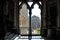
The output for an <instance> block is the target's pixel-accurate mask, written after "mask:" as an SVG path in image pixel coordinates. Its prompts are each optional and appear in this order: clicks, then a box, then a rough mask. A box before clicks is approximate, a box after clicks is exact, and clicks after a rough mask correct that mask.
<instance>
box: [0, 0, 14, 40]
mask: <svg viewBox="0 0 60 40" xmlns="http://www.w3.org/2000/svg"><path fill="white" fill-rule="evenodd" d="M13 27H14V2H13V0H9V1H8V0H0V39H3V38H4V36H5V34H6V33H7V32H11V33H12V32H13Z"/></svg>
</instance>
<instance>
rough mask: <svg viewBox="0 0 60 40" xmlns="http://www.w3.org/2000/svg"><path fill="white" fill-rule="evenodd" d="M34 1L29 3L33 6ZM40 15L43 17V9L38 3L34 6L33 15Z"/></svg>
mask: <svg viewBox="0 0 60 40" xmlns="http://www.w3.org/2000/svg"><path fill="white" fill-rule="evenodd" d="M32 3H33V2H28V4H29V5H30V6H31V4H32ZM34 15H35V16H38V17H39V18H40V19H41V10H40V9H39V6H38V5H37V4H35V5H34V8H33V9H32V16H34Z"/></svg>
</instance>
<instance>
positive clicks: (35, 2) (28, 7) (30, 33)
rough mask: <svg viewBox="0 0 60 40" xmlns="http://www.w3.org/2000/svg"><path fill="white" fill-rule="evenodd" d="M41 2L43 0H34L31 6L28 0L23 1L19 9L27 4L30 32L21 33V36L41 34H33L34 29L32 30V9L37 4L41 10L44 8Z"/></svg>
mask: <svg viewBox="0 0 60 40" xmlns="http://www.w3.org/2000/svg"><path fill="white" fill-rule="evenodd" d="M39 2H41V1H33V4H32V5H31V7H30V6H29V4H28V2H27V1H21V4H20V5H19V10H20V9H21V8H22V5H23V4H26V5H27V9H29V34H20V35H21V36H41V34H32V30H31V14H32V9H33V8H34V5H35V4H37V5H38V6H39V9H40V10H41V9H42V5H41V4H40V3H39ZM40 30H41V29H40Z"/></svg>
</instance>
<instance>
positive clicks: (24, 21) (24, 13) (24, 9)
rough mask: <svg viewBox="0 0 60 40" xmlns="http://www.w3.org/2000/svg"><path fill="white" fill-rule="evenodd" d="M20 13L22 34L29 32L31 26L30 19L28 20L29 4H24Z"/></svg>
mask: <svg viewBox="0 0 60 40" xmlns="http://www.w3.org/2000/svg"><path fill="white" fill-rule="evenodd" d="M19 13H20V15H19V20H20V21H19V26H20V28H21V29H20V31H21V34H27V32H28V27H29V21H28V10H27V6H26V5H25V4H23V6H22V9H21V10H20V12H19Z"/></svg>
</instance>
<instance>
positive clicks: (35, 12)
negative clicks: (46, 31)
mask: <svg viewBox="0 0 60 40" xmlns="http://www.w3.org/2000/svg"><path fill="white" fill-rule="evenodd" d="M32 3H33V2H28V4H29V6H30V7H31V5H32ZM19 4H20V3H19ZM40 4H41V2H40ZM31 11H32V15H31V30H32V31H31V33H32V35H33V34H40V31H41V30H40V29H41V10H40V9H39V5H37V4H35V5H34V8H33V9H32V10H31ZM19 13H20V15H19V26H20V34H29V10H28V9H27V5H26V4H23V5H22V8H21V9H20V10H19Z"/></svg>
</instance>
